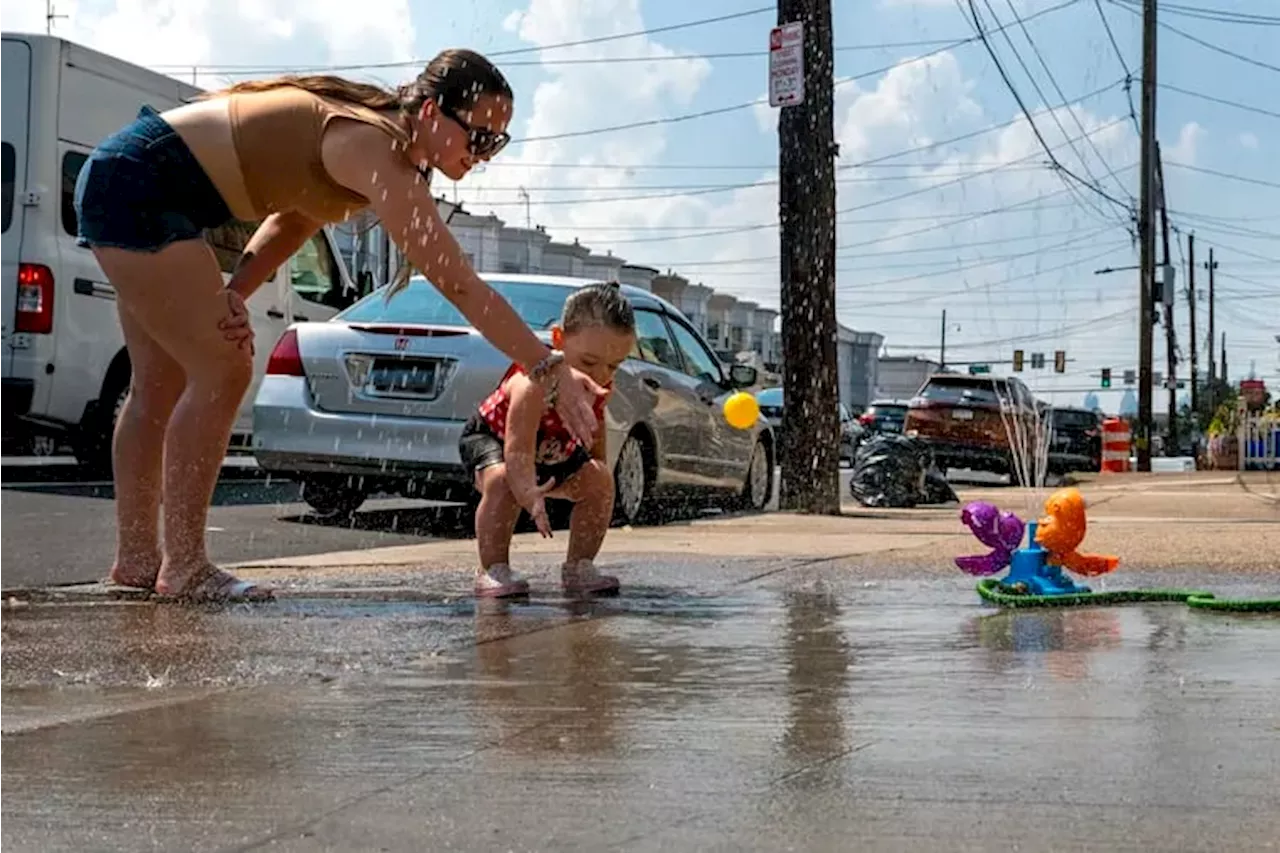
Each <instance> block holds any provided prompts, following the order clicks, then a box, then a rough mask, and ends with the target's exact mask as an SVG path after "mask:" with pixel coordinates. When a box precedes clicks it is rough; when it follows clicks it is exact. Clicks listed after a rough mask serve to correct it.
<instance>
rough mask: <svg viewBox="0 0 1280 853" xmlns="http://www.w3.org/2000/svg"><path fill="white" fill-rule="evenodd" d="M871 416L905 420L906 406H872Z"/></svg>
mask: <svg viewBox="0 0 1280 853" xmlns="http://www.w3.org/2000/svg"><path fill="white" fill-rule="evenodd" d="M871 414H873V415H876V416H877V417H881V418H890V419H892V418H899V419H901V418H905V417H906V416H907V407H906V406H872V407H871Z"/></svg>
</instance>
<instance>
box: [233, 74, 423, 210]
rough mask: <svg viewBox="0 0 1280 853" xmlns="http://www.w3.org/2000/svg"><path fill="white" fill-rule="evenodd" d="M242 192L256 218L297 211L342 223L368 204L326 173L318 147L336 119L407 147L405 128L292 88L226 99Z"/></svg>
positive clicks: (361, 109) (373, 113)
mask: <svg viewBox="0 0 1280 853" xmlns="http://www.w3.org/2000/svg"><path fill="white" fill-rule="evenodd" d="M228 99H229V101H230V103H229V105H228V109H229V113H230V118H231V133H232V137H233V138H234V139H235V146H236V153H237V155H238V157H239V159H240V169H241V171H242V172H243V174H244V183H245V187H246V189H247V190H248V192H249V199H250V201H251V203H252V204H253V207H254V212H255V214H256V215H257V216H258V217H266V216H267V215H268V214H271V213H284V212H290V211H297V212H298V213H302V214H304V215H306V216H309V217H311V218H312V219H315V220H318V221H320V222H341V221H343V220H344V219H346V218H347V217H349V216H351V215H353V214H355V213H356V212H357V211H359V210H361V209H362V208H365V207H368V205H369V200H368V199H367V198H365V197H364V196H362V195H360V194H359V193H355V192H352V191H351V190H349V189H347V188H346V187H344V186H342V185H341V184H339V183H337V182H336V181H335V180H333V178H331V177H329V173H328V172H326V171H325V169H324V163H323V161H322V160H321V157H320V142H321V140H322V139H323V137H324V131H325V128H327V127H328V126H329V122H331V121H333V120H334V119H335V118H345V119H352V120H355V121H362V122H365V123H366V124H371V125H373V126H374V127H377V128H379V129H381V130H383V131H385V132H386V133H387V134H389V135H390V136H391V137H392V138H393V139H396V140H398V141H400V142H404V143H408V141H409V140H408V134H407V133H406V131H405V129H404V128H403V127H401V126H400V125H399V124H397V123H396V122H395V120H394V119H391V118H389V117H387V116H385V115H382V114H381V113H378V112H376V111H374V110H371V109H367V108H365V107H360V106H356V105H355V104H346V103H343V102H341V101H335V100H333V99H330V98H325V97H322V96H320V95H315V94H312V93H311V92H308V91H306V90H304V89H299V88H297V87H296V86H283V87H281V88H279V89H269V90H267V91H265V92H240V93H235V94H232V95H229V96H228Z"/></svg>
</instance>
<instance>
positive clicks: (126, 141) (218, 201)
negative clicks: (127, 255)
mask: <svg viewBox="0 0 1280 853" xmlns="http://www.w3.org/2000/svg"><path fill="white" fill-rule="evenodd" d="M75 209H76V218H77V219H78V221H79V223H80V230H79V234H78V235H77V236H78V239H77V240H76V243H77V244H78V245H81V246H111V247H114V248H117V249H133V250H135V251H146V252H155V251H159V250H160V249H163V248H164V247H165V246H167V245H169V244H170V243H174V242H177V241H179V240H194V239H199V238H202V237H203V236H204V231H205V229H207V228H216V227H218V226H219V225H224V224H226V223H227V222H228V221H230V220H231V219H232V215H231V211H230V210H229V209H228V208H227V204H226V202H225V201H223V200H222V195H221V194H220V193H219V192H218V189H217V187H215V186H214V185H213V182H212V181H210V180H209V176H208V175H207V174H205V171H204V168H203V167H202V166H201V165H200V162H199V161H198V160H196V158H195V156H194V155H193V154H192V153H191V149H189V148H188V147H187V145H186V143H185V142H183V141H182V137H181V136H179V135H178V133H177V131H175V130H174V129H173V128H172V127H170V126H169V123H168V122H166V121H165V120H164V119H162V118H161V117H160V114H159V113H157V112H156V111H155V110H154V109H152V108H151V107H149V106H144V107H143V108H142V109H141V111H139V113H138V117H137V118H136V119H135V120H134V121H133V122H132V123H131V124H129V125H128V126H126V127H124V128H122V129H120V130H119V131H117V132H116V133H114V134H112V135H111V136H109V137H107V138H106V139H105V140H103V141H102V143H101V144H100V145H99V146H98V147H97V148H96V149H94V151H93V153H92V154H90V155H89V159H88V160H87V161H86V162H85V164H84V166H83V167H82V168H81V169H80V175H79V177H78V178H77V179H76V192H75Z"/></svg>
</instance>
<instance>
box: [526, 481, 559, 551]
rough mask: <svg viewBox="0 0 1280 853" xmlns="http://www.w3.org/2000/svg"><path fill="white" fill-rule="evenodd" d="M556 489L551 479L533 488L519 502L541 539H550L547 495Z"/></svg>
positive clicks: (554, 482)
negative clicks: (526, 511)
mask: <svg viewBox="0 0 1280 853" xmlns="http://www.w3.org/2000/svg"><path fill="white" fill-rule="evenodd" d="M555 487H556V478H555V477H552V478H551V479H550V480H547V482H545V483H543V484H542V485H541V486H534V487H533V491H532V492H529V493H528V496H527V497H526V499H525V500H523V501H521V502H520V503H521V505H522V506H523V507H524V508H525V509H526V510H528V512H529V517H530V518H532V519H533V523H534V525H536V526H537V528H538V532H539V533H541V534H542V535H543V537H545V538H547V539H550V538H552V536H551V521H550V519H548V518H547V504H546V497H547V493H548V492H550V491H551V490H552V489H554V488H555Z"/></svg>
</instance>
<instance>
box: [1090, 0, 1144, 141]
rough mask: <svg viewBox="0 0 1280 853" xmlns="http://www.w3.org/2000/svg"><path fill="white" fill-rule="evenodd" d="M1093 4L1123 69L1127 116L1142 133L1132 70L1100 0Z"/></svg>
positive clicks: (1135, 128)
mask: <svg viewBox="0 0 1280 853" xmlns="http://www.w3.org/2000/svg"><path fill="white" fill-rule="evenodd" d="M1093 5H1094V7H1095V8H1097V10H1098V17H1099V18H1101V19H1102V27H1103V29H1105V30H1106V31H1107V39H1108V40H1110V42H1111V49H1112V50H1114V51H1115V54H1116V59H1118V60H1120V68H1121V69H1123V70H1124V92H1125V97H1126V99H1127V100H1128V102H1129V118H1131V119H1132V120H1133V128H1134V130H1136V131H1137V132H1138V135H1139V136H1141V135H1142V123H1141V122H1139V121H1138V108H1137V106H1135V105H1134V103H1133V72H1132V71H1130V70H1129V63H1127V62H1125V61H1124V52H1123V51H1121V50H1120V45H1119V44H1118V43H1117V42H1116V34H1115V33H1114V32H1112V31H1111V21H1109V20H1108V19H1107V13H1106V12H1104V11H1102V0H1093Z"/></svg>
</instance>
